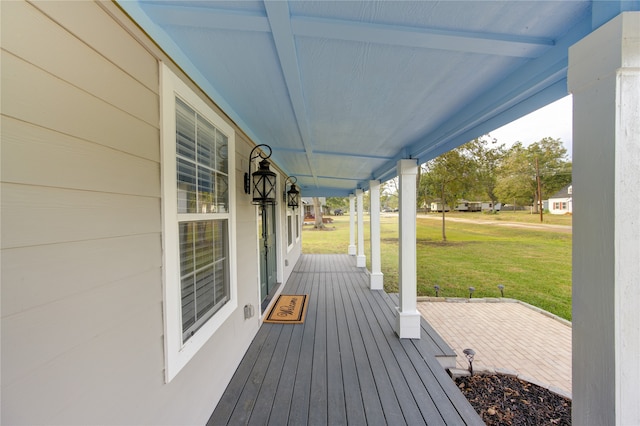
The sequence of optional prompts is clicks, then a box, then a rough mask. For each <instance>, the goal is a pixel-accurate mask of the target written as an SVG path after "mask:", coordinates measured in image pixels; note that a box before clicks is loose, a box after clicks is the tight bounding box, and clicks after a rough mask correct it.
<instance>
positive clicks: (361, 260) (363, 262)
mask: <svg viewBox="0 0 640 426" xmlns="http://www.w3.org/2000/svg"><path fill="white" fill-rule="evenodd" d="M356 199H357V204H358V256H357V257H356V266H357V267H358V268H364V267H366V266H367V258H366V257H365V255H364V217H363V216H364V209H363V206H362V189H356Z"/></svg>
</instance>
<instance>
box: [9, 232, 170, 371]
mask: <svg viewBox="0 0 640 426" xmlns="http://www.w3.org/2000/svg"><path fill="white" fill-rule="evenodd" d="M159 238H160V237H159V236H158V235H157V234H153V233H152V234H141V235H127V236H124V237H115V238H101V239H99V240H86V241H74V242H69V243H56V244H46V245H36V246H27V247H20V248H14V249H7V250H3V251H2V316H3V317H10V316H12V315H15V314H18V313H22V312H24V311H28V310H30V309H33V308H38V307H40V306H42V305H46V304H49V303H54V302H58V301H60V300H64V299H66V298H70V297H76V296H77V295H78V294H82V293H86V292H88V291H92V290H93V289H95V288H97V287H100V286H103V285H106V284H110V283H115V282H118V281H122V280H124V279H126V278H128V277H133V276H137V275H139V274H140V273H141V272H145V271H148V270H159V269H160V267H161V266H162V263H161V252H160V246H159V244H158V240H159ZM132 247H133V248H134V249H135V251H134V250H131V248H132ZM80 262H81V263H80ZM156 287H160V286H159V285H156ZM154 288H155V287H154ZM154 291H155V290H154ZM158 303H159V302H158ZM3 379H6V376H3Z"/></svg>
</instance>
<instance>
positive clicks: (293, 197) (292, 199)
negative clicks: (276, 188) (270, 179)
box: [283, 176, 300, 209]
mask: <svg viewBox="0 0 640 426" xmlns="http://www.w3.org/2000/svg"><path fill="white" fill-rule="evenodd" d="M287 182H289V183H290V184H291V188H290V189H289V190H288V191H287ZM296 182H298V178H296V177H295V176H289V177H288V178H287V179H286V180H285V181H284V189H285V193H284V196H283V199H284V200H285V201H286V202H287V206H289V207H291V208H292V209H295V208H296V207H298V205H299V201H298V196H299V195H300V191H298V189H297V188H296Z"/></svg>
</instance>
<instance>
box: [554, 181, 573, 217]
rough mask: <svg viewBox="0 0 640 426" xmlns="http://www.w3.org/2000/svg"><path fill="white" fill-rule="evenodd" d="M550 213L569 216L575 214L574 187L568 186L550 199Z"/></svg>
mask: <svg viewBox="0 0 640 426" xmlns="http://www.w3.org/2000/svg"><path fill="white" fill-rule="evenodd" d="M549 213H551V214H567V213H573V185H572V184H568V185H567V186H565V187H564V188H562V189H561V190H560V191H558V192H556V193H555V194H553V196H552V197H549Z"/></svg>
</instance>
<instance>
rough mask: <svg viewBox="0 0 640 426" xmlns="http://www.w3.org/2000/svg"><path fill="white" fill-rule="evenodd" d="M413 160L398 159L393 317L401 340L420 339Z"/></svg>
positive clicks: (415, 169)
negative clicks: (395, 310) (397, 249)
mask: <svg viewBox="0 0 640 426" xmlns="http://www.w3.org/2000/svg"><path fill="white" fill-rule="evenodd" d="M417 174H418V164H417V161H416V160H400V161H398V176H399V178H400V185H399V187H400V212H399V222H400V229H399V231H400V241H399V246H400V268H399V274H398V278H399V283H398V287H399V288H400V306H398V315H397V316H396V333H397V334H398V336H399V337H400V338H401V339H405V338H406V339H419V338H420V313H419V312H418V310H417V280H416V273H417V268H416V175H417Z"/></svg>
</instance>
